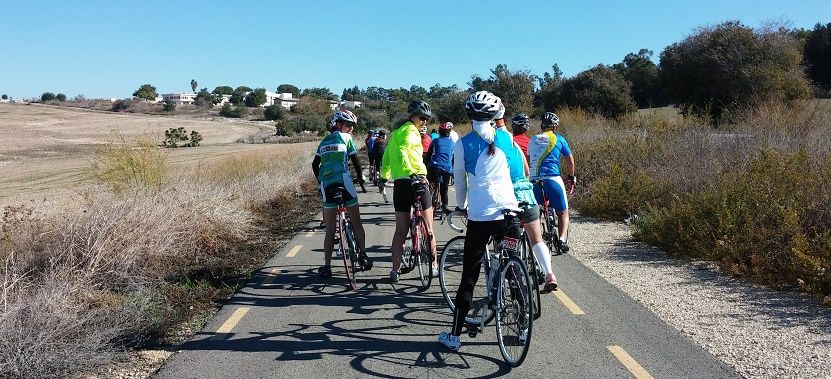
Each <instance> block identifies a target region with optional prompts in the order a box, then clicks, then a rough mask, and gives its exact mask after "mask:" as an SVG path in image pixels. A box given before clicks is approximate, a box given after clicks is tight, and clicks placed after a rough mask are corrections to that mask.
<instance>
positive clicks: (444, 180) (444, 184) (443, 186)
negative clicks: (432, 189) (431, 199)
mask: <svg viewBox="0 0 831 379" xmlns="http://www.w3.org/2000/svg"><path fill="white" fill-rule="evenodd" d="M439 175H441V183H439V191H440V192H441V205H442V207H443V208H444V209H442V211H443V210H446V209H447V204H448V203H447V201H448V197H447V190H448V188H449V186H450V177H451V176H452V175H450V174H445V173H441V174H439Z"/></svg>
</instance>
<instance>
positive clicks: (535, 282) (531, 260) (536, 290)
mask: <svg viewBox="0 0 831 379" xmlns="http://www.w3.org/2000/svg"><path fill="white" fill-rule="evenodd" d="M520 248H521V249H522V250H521V256H522V260H523V261H524V262H525V267H526V268H527V269H528V278H529V279H531V309H533V311H534V319H538V318H540V315H542V305H540V304H541V302H540V301H541V299H540V285H541V284H542V281H541V280H540V267H539V265H538V264H537V259H536V258H535V257H534V252H533V251H531V242H530V241H529V240H528V235H527V234H524V233H523V235H522V246H521V247H520ZM542 280H545V278H543V279H542Z"/></svg>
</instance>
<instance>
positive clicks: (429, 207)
mask: <svg viewBox="0 0 831 379" xmlns="http://www.w3.org/2000/svg"><path fill="white" fill-rule="evenodd" d="M432 198H433V197H432V195H431V194H430V189H429V188H428V189H427V193H425V194H424V196H422V197H421V210H422V212H423V213H424V221H425V222H426V223H427V236H428V237H429V239H430V252H431V253H432V255H433V264H434V265H435V264H438V259H436V239H435V237H434V235H433V216H434V213H433V201H432V200H431V199H432Z"/></svg>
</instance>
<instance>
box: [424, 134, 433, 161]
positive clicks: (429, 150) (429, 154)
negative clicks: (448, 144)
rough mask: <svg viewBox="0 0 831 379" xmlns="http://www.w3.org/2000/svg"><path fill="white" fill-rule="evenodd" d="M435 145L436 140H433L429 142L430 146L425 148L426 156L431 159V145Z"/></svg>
mask: <svg viewBox="0 0 831 379" xmlns="http://www.w3.org/2000/svg"><path fill="white" fill-rule="evenodd" d="M435 145H436V140H433V142H430V147H429V148H428V149H427V158H428V159H432V157H433V146H435ZM424 164H427V162H424Z"/></svg>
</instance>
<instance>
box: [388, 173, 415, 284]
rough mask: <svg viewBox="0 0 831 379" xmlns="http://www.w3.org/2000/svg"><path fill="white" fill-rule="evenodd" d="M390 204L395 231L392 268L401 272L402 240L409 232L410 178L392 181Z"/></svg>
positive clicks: (405, 238)
mask: <svg viewBox="0 0 831 379" xmlns="http://www.w3.org/2000/svg"><path fill="white" fill-rule="evenodd" d="M392 191H393V192H392V206H393V208H394V209H395V233H393V235H392V246H391V247H390V250H392V270H393V271H398V272H401V255H402V254H403V253H404V242H405V241H406V240H407V233H409V232H410V207H411V204H412V189H411V188H410V179H399V180H396V181H395V182H393V190H392Z"/></svg>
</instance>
